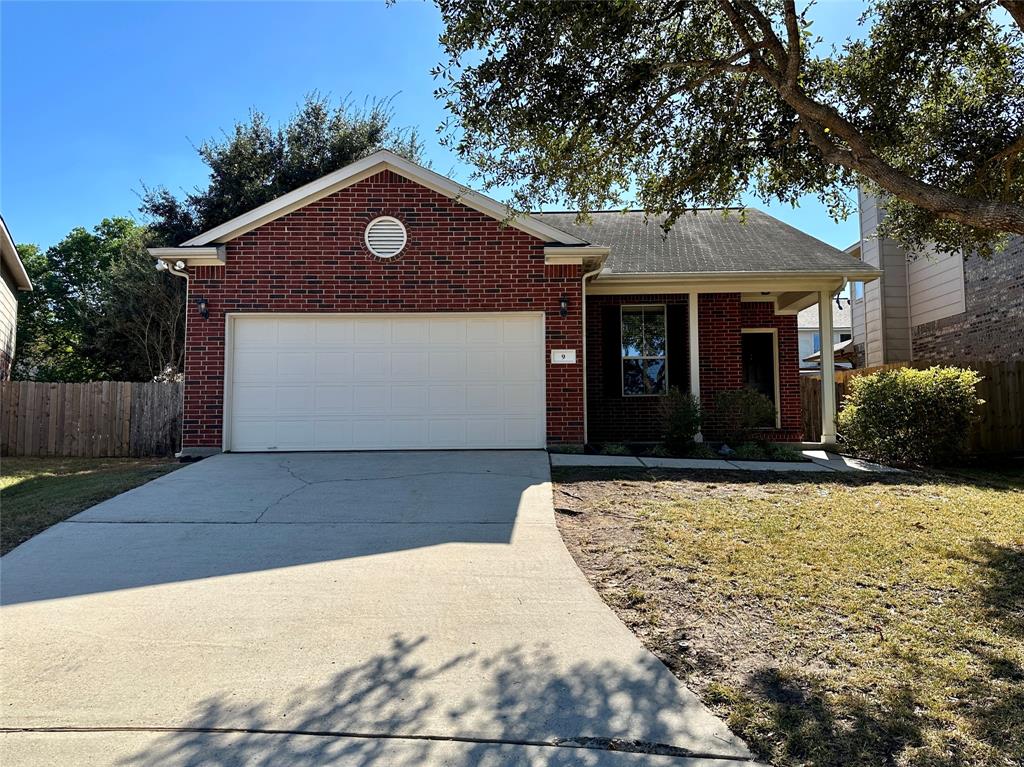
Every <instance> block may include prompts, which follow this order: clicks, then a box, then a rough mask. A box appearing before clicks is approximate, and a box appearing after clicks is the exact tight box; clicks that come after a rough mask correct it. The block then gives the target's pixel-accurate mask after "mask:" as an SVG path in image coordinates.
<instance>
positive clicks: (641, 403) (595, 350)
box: [587, 293, 803, 442]
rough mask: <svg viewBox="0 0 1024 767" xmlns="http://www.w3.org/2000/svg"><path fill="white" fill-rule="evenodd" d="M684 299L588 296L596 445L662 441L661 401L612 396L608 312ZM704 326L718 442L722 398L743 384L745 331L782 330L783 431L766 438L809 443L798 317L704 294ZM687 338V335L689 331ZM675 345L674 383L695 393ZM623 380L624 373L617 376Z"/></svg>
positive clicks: (705, 385) (705, 399) (709, 422)
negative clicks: (606, 348) (606, 350)
mask: <svg viewBox="0 0 1024 767" xmlns="http://www.w3.org/2000/svg"><path fill="white" fill-rule="evenodd" d="M686 301H687V297H686V295H684V294H667V295H632V296H589V297H588V298H587V415H588V430H589V435H588V436H589V438H590V440H591V441H592V442H629V441H639V442H653V441H657V440H659V439H660V438H661V416H660V413H659V400H658V398H656V397H621V396H610V395H609V394H608V392H607V389H606V387H605V384H604V376H605V371H604V370H603V367H604V359H603V353H602V350H603V338H604V329H603V327H602V318H603V307H605V306H609V305H615V306H618V305H622V304H666V305H671V304H679V305H682V306H684V307H685V306H686ZM698 313H699V314H698V319H699V327H700V331H699V332H700V348H701V354H700V378H701V402H702V404H703V405H704V408H705V411H706V426H705V433H706V434H707V435H708V436H710V437H714V436H715V426H716V423H717V419H716V418H715V413H714V401H715V394H717V393H718V392H720V391H724V390H727V389H737V388H739V387H741V386H742V385H743V360H742V357H741V347H740V338H741V330H742V329H743V328H776V329H777V330H778V336H779V371H780V372H779V394H780V399H781V408H780V410H781V415H782V428H781V429H778V430H775V429H773V430H770V431H766V432H765V438H766V439H771V440H780V441H797V440H800V439H802V438H803V430H802V426H801V416H800V369H799V346H798V340H797V325H796V317H795V316H776V315H775V313H774V310H773V308H772V305H771V304H770V303H746V302H741V301H740V295H739V293H708V294H701V296H700V299H699V302H698ZM687 332H688V331H687ZM669 346H670V349H669V351H670V360H669V372H670V381H671V383H670V385H673V386H679V387H680V388H683V389H686V388H688V387H689V361H688V359H689V358H688V355H689V350H688V348H687V347H686V346H683V349H684V353H685V354H686V355H687V359H686V360H684V361H682V362H680V361H679V360H678V359H672V355H673V354H675V355H678V354H679V353H680V352H679V348H680V346H679V345H673V344H672V339H671V338H670V339H669ZM615 374H617V371H616V372H615Z"/></svg>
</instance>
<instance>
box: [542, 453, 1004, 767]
mask: <svg viewBox="0 0 1024 767" xmlns="http://www.w3.org/2000/svg"><path fill="white" fill-rule="evenodd" d="M554 478H555V482H556V487H555V507H556V509H557V510H558V512H559V513H558V524H559V528H560V529H561V531H562V535H563V536H564V538H565V540H566V543H567V545H568V546H569V549H570V551H571V552H572V554H573V556H574V557H575V558H576V561H577V562H578V563H579V565H580V567H581V568H582V570H583V571H584V572H585V573H586V575H587V577H588V578H589V579H590V580H591V582H592V583H593V585H594V586H595V588H597V590H598V591H599V592H600V593H601V595H602V596H603V597H604V598H605V600H606V601H607V602H608V603H609V604H610V605H611V606H612V607H613V608H614V609H615V610H616V611H617V612H618V614H619V615H620V616H621V618H622V619H623V620H624V621H625V622H626V623H627V625H629V626H630V627H631V628H632V629H633V630H634V631H635V632H636V633H637V635H638V636H640V638H641V639H642V640H643V641H644V643H645V644H646V645H647V646H648V647H649V648H650V649H651V650H652V651H654V652H655V653H656V654H657V655H658V656H659V657H661V658H662V660H664V661H665V663H666V664H667V665H668V666H669V667H670V668H671V669H673V671H674V672H675V673H676V674H677V675H678V676H679V677H680V678H681V679H683V680H684V681H685V682H686V683H687V684H688V685H689V686H690V687H691V688H692V689H693V690H694V691H695V692H697V693H698V694H699V695H700V696H701V697H702V698H703V700H704V701H705V702H706V703H707V704H708V705H709V706H711V707H712V708H713V709H714V710H715V711H716V712H718V713H719V714H720V715H721V716H723V717H724V718H725V719H726V721H727V722H728V723H729V725H730V727H732V728H733V730H734V731H735V732H736V733H737V734H738V735H740V736H741V737H743V738H744V739H746V740H747V742H748V743H749V744H750V746H751V748H752V749H754V751H755V752H756V753H757V754H758V755H759V756H760V757H761V758H762V759H765V760H767V761H770V762H771V763H773V764H777V765H794V766H795V765H836V766H837V767H838V765H843V766H844V767H847V766H849V765H858V766H863V767H878V765H915V766H918V767H925V766H927V767H954V765H957V766H960V765H973V766H977V765H985V766H986V767H988V766H992V767H995V766H996V765H998V766H1000V767H1003V766H1009V765H1020V764H1022V763H1024V473H1018V474H996V473H982V472H975V473H973V474H970V475H959V476H954V475H948V474H947V475H933V476H925V475H922V474H908V475H898V476H884V475H827V476H824V477H823V476H822V475H820V474H815V475H810V474H803V475H779V474H762V473H750V474H744V475H739V474H738V473H728V474H726V473H721V474H716V475H711V474H704V475H698V474H695V473H692V472H689V473H681V472H676V473H673V472H666V471H644V470H623V469H618V470H608V469H604V470H601V469H592V468H587V469H556V470H555V471H554Z"/></svg>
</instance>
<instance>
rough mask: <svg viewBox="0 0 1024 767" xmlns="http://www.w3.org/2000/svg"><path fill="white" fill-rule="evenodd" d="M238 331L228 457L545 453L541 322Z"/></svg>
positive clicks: (349, 321) (519, 319)
mask: <svg viewBox="0 0 1024 767" xmlns="http://www.w3.org/2000/svg"><path fill="white" fill-rule="evenodd" d="M233 322H234V324H233V326H232V339H233V350H232V373H231V381H232V384H231V395H230V397H231V399H230V402H231V412H230V417H231V423H230V424H229V429H228V432H229V435H228V436H229V440H230V445H229V449H233V450H268V449H269V450H372V449H417V448H459V447H477V448H501V447H524V448H537V447H543V445H544V441H545V440H544V431H545V428H544V423H545V409H544V370H545V366H544V362H545V360H544V342H543V322H542V319H541V317H540V316H538V315H524V316H509V315H500V314H496V315H471V316H461V315H440V316H426V315H411V316H408V317H396V316H394V315H382V316H380V317H369V316H352V315H347V316H338V317H323V316H318V317H315V318H313V317H296V318H287V317H283V318H280V319H274V318H266V317H245V316H238V317H235V318H234V321H233Z"/></svg>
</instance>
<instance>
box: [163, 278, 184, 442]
mask: <svg viewBox="0 0 1024 767" xmlns="http://www.w3.org/2000/svg"><path fill="white" fill-rule="evenodd" d="M178 264H181V267H180V268H179V267H178ZM156 270H157V271H158V272H169V273H170V274H173V275H174V276H175V277H180V278H181V279H183V280H185V339H184V343H185V348H186V349H187V348H188V290H189V281H188V272H186V271H185V264H184V262H182V261H178V262H177V263H175V264H174V265H173V266H172V265H171V264H169V263H167V262H166V261H164V260H163V259H162V258H158V259H157V260H156ZM184 373H185V371H184V369H183V370H182V376H184ZM181 397H182V404H181V408H182V413H184V412H185V403H184V399H185V386H184V382H183V385H182V387H181ZM182 428H184V426H183V427H182ZM182 441H184V435H182ZM184 453H185V446H184V445H182V446H181V450H179V451H178V452H177V453H175V454H174V457H175V458H177V459H178V460H179V461H180V460H181V459H182V456H183V455H184Z"/></svg>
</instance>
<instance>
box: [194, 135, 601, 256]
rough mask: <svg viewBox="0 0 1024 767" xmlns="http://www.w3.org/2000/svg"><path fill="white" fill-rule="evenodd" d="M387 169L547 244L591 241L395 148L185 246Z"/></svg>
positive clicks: (231, 232) (229, 236) (230, 235)
mask: <svg viewBox="0 0 1024 767" xmlns="http://www.w3.org/2000/svg"><path fill="white" fill-rule="evenodd" d="M383 170H391V171H394V172H395V173H397V174H398V175H400V176H402V177H403V178H407V179H409V180H410V181H412V182H414V183H417V184H420V185H421V186H425V187H427V188H428V189H433V190H434V191H435V192H438V193H439V194H443V195H444V196H445V197H449V198H451V199H453V200H457V201H458V202H460V203H462V204H463V205H466V206H468V207H470V208H473V209H475V210H478V211H480V212H481V213H484V214H485V215H488V216H491V217H493V218H496V219H498V220H499V221H507V222H508V224H509V225H510V226H514V227H516V228H517V229H520V230H522V231H524V232H526V233H527V234H532V235H533V236H534V237H537V238H539V239H541V240H543V241H544V242H550V243H557V244H562V245H586V244H587V242H586V241H585V240H583V239H581V238H579V237H578V236H575V235H573V234H570V233H568V232H564V231H561V230H560V229H558V228H557V226H556V225H554V224H552V223H549V222H546V221H541V220H540V219H538V218H537V217H536V216H531V215H525V214H523V215H518V216H513V215H512V211H510V210H509V208H508V206H507V205H505V204H503V203H500V202H498V201H497V200H492V199H491V198H490V197H487V196H486V195H483V194H480V193H479V192H474V191H473V190H471V189H468V188H466V187H464V186H463V185H461V184H459V183H456V182H455V181H452V180H451V179H450V178H446V177H444V176H442V175H440V174H439V173H435V172H434V171H432V170H429V169H427V168H424V167H423V166H422V165H417V164H416V163H414V162H412V161H411V160H407V159H406V158H404V157H400V156H399V155H397V154H395V153H394V152H390V151H388V150H386V149H381V150H380V151H377V152H374V153H373V154H371V155H369V156H368V157H364V158H363V159H362V160H356V161H355V162H354V163H351V164H349V165H346V166H345V167H344V168H339V169H338V170H336V171H334V172H333V173H328V174H327V175H326V176H322V177H320V178H318V179H317V180H316V181H311V182H310V183H308V184H306V185H305V186H300V187H299V188H298V189H295V190H294V191H291V192H288V193H287V194H284V195H281V196H280V197H278V198H277V199H274V200H271V201H270V202H268V203H265V204H263V205H260V206H259V207H258V208H253V209H252V210H250V211H249V212H248V213H243V214H242V215H241V216H237V217H235V218H233V219H231V220H230V221H225V222H224V223H223V224H221V225H220V226H215V227H214V228H213V229H210V230H209V231H206V232H203V233H202V234H199V235H196V236H195V237H193V238H192V239H190V240H186V241H185V242H183V243H182V244H181V246H182V247H194V246H203V245H215V244H220V243H225V242H228V241H229V240H233V239H234V238H235V237H238V236H240V235H242V234H245V233H246V232H248V231H251V230H253V229H255V228H256V227H258V226H262V225H263V224H265V223H267V222H268V221H273V220H274V219H275V218H279V217H281V216H284V215H286V214H288V213H291V212H292V211H294V210H298V209H299V208H301V207H303V206H304V205H308V204H309V203H311V202H314V201H316V200H319V199H321V198H323V197H326V196H327V195H330V194H334V193H335V192H337V191H339V190H341V189H344V188H345V187H348V186H352V185H353V184H356V183H358V182H359V181H362V180H363V179H366V178H369V177H370V176H373V175H375V174H377V173H380V172H381V171H383Z"/></svg>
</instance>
